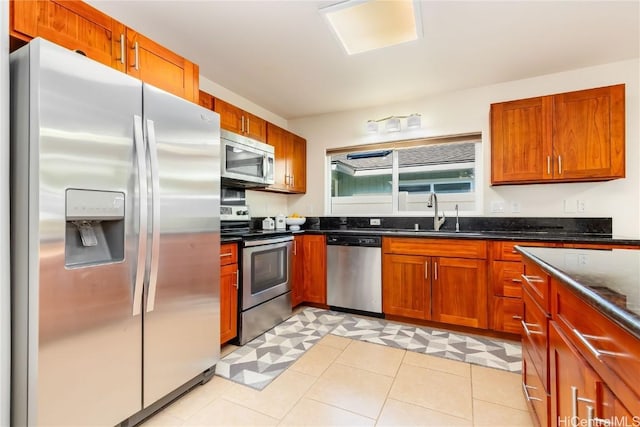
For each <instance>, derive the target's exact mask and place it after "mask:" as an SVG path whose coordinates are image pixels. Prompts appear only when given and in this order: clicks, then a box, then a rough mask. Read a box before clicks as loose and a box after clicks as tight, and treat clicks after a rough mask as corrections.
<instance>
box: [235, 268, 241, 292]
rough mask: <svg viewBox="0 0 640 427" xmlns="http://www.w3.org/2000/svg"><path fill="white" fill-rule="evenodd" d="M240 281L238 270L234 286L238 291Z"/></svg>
mask: <svg viewBox="0 0 640 427" xmlns="http://www.w3.org/2000/svg"><path fill="white" fill-rule="evenodd" d="M239 281H240V274H238V270H236V283H234V284H233V287H234V288H236V289H238V285H239V283H238V282H239Z"/></svg>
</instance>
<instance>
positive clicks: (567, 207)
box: [564, 199, 578, 213]
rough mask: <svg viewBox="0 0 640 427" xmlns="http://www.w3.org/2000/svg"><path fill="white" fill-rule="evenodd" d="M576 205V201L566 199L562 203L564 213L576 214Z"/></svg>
mask: <svg viewBox="0 0 640 427" xmlns="http://www.w3.org/2000/svg"><path fill="white" fill-rule="evenodd" d="M577 205H578V202H577V200H576V199H566V200H565V201H564V211H565V212H566V213H575V212H577V210H576V207H577Z"/></svg>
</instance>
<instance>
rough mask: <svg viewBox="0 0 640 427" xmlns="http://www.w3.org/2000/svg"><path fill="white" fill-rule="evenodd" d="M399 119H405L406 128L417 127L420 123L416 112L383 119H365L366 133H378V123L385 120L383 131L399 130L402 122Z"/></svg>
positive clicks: (419, 117)
mask: <svg viewBox="0 0 640 427" xmlns="http://www.w3.org/2000/svg"><path fill="white" fill-rule="evenodd" d="M400 119H407V128H408V129H418V128H420V126H421V124H422V123H421V116H420V114H418V113H413V114H409V115H408V116H389V117H385V118H383V119H377V120H367V124H366V130H367V133H378V123H380V122H385V124H384V129H385V131H387V132H400V131H401V130H402V122H401V120H400Z"/></svg>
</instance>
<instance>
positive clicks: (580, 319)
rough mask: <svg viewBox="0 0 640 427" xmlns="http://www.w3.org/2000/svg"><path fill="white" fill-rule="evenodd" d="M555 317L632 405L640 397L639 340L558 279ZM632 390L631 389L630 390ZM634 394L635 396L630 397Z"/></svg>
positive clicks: (593, 364) (609, 381) (597, 369)
mask: <svg viewBox="0 0 640 427" xmlns="http://www.w3.org/2000/svg"><path fill="white" fill-rule="evenodd" d="M554 290H555V292H554V294H555V297H554V304H553V309H554V314H553V315H554V319H555V320H556V321H557V323H558V325H559V326H560V329H561V330H562V331H563V332H564V333H565V334H566V336H567V337H568V338H569V340H570V341H571V343H572V344H573V345H575V346H576V348H578V349H579V350H580V353H581V354H582V355H583V357H584V358H585V359H586V360H587V361H588V362H589V364H590V365H591V366H593V368H594V369H595V370H596V372H597V373H598V374H599V375H600V376H602V378H603V379H604V381H605V383H607V384H609V385H610V386H613V387H615V385H620V386H622V389H621V388H620V387H618V390H614V392H615V393H616V394H619V397H621V398H622V399H623V401H624V400H625V399H624V398H625V396H626V397H627V399H626V401H625V404H626V405H628V407H629V408H630V409H635V408H632V406H633V405H634V404H635V405H636V408H637V407H640V404H638V402H639V400H638V399H640V386H639V385H638V378H640V345H639V344H638V340H637V339H636V338H635V337H633V336H632V335H630V334H629V333H628V332H626V331H625V330H624V329H622V328H621V327H620V326H618V325H617V324H616V323H614V322H613V321H611V320H610V319H608V318H606V317H605V316H604V315H603V314H601V313H600V312H598V311H597V310H596V309H594V308H593V307H591V306H590V305H589V304H587V303H586V302H584V301H583V300H582V299H581V298H580V297H579V296H578V295H576V294H574V293H573V292H572V291H571V290H569V289H568V288H567V287H565V286H564V285H562V284H560V283H557V282H555V281H554ZM630 391H631V393H629V392H630ZM629 396H631V398H629Z"/></svg>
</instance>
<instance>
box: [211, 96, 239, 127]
mask: <svg viewBox="0 0 640 427" xmlns="http://www.w3.org/2000/svg"><path fill="white" fill-rule="evenodd" d="M213 111H215V112H216V113H218V114H220V127H221V128H222V129H224V130H228V131H229V132H234V133H238V134H241V133H242V110H241V109H240V108H238V107H236V106H235V105H232V104H229V103H228V102H225V101H223V100H221V99H218V98H214V100H213Z"/></svg>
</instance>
